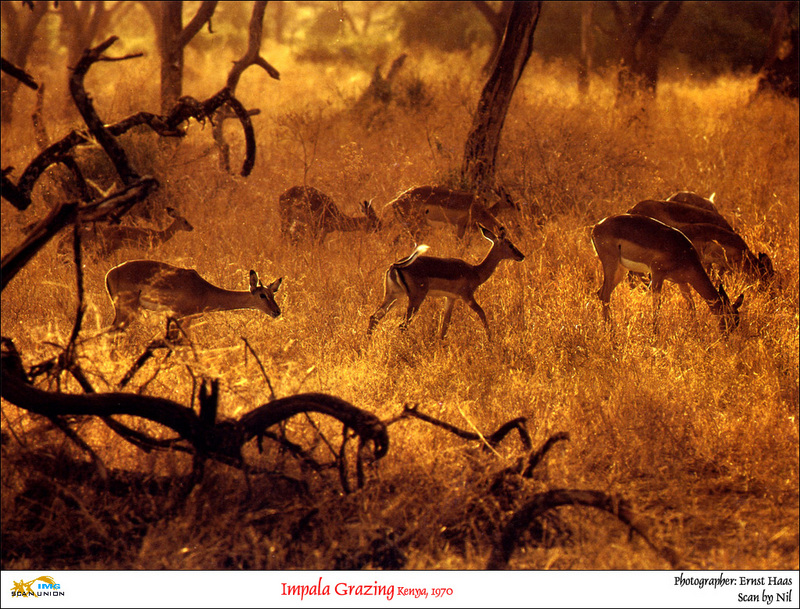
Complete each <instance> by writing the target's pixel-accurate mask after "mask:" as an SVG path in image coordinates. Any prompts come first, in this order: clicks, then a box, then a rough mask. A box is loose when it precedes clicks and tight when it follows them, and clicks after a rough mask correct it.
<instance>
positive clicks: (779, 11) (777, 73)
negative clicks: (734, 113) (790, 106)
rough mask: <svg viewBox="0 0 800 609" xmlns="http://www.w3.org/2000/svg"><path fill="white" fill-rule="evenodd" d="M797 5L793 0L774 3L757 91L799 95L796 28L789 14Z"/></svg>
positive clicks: (791, 95) (795, 96)
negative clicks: (767, 43)
mask: <svg viewBox="0 0 800 609" xmlns="http://www.w3.org/2000/svg"><path fill="white" fill-rule="evenodd" d="M797 6H798V3H797V2H796V1H793V2H788V1H784V2H778V3H776V4H775V9H774V18H773V20H772V29H771V31H770V38H769V46H768V47H767V53H766V58H765V60H764V66H763V67H762V69H761V73H760V75H759V78H758V88H757V90H756V91H757V93H760V92H762V91H773V92H775V93H779V94H781V95H787V96H789V97H793V98H797V97H798V51H797V44H798V28H797V24H794V25H793V24H792V14H793V13H794V12H795V11H796V10H797Z"/></svg>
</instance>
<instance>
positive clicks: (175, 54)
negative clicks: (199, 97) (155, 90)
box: [151, 1, 217, 114]
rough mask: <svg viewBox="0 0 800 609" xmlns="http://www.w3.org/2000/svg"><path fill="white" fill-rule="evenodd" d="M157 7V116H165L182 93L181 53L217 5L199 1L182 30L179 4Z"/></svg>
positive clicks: (170, 3)
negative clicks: (159, 54)
mask: <svg viewBox="0 0 800 609" xmlns="http://www.w3.org/2000/svg"><path fill="white" fill-rule="evenodd" d="M160 5H161V23H160V25H157V27H158V29H159V31H160V36H159V42H160V45H159V46H160V52H161V113H162V114H166V113H167V112H169V110H170V109H171V108H172V107H173V106H174V105H175V102H177V101H178V98H179V97H180V96H181V94H182V91H183V50H184V48H185V47H186V45H187V44H189V42H190V41H191V40H192V38H194V37H195V35H196V34H197V33H198V32H199V31H200V28H202V27H203V25H204V24H205V23H206V22H208V21H210V19H211V16H212V15H213V14H214V10H215V9H216V8H217V2H214V1H204V2H202V3H201V4H200V8H198V9H197V13H196V14H195V16H194V17H193V18H192V20H191V21H190V22H189V23H188V24H187V25H186V27H183V2H170V1H166V2H161V3H160ZM152 15H153V13H152V12H151V16H152Z"/></svg>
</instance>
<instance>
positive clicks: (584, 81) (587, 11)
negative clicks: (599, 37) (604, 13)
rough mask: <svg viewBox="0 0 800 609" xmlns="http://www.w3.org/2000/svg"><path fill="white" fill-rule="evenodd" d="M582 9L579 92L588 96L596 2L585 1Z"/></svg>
mask: <svg viewBox="0 0 800 609" xmlns="http://www.w3.org/2000/svg"><path fill="white" fill-rule="evenodd" d="M582 4H583V5H582V7H581V54H580V57H579V58H578V92H579V93H580V94H581V95H586V94H587V93H588V92H589V71H590V70H591V69H592V51H593V50H594V33H593V31H592V17H593V14H594V2H592V1H589V0H584V2H583V3H582Z"/></svg>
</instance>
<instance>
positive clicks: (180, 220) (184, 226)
mask: <svg viewBox="0 0 800 609" xmlns="http://www.w3.org/2000/svg"><path fill="white" fill-rule="evenodd" d="M166 212H167V215H168V216H169V217H170V218H174V219H175V228H176V229H177V230H185V231H193V230H194V226H192V225H191V224H189V221H188V220H187V219H186V218H184V217H183V216H182V215H180V214H179V213H178V210H177V209H175V208H174V207H167V208H166Z"/></svg>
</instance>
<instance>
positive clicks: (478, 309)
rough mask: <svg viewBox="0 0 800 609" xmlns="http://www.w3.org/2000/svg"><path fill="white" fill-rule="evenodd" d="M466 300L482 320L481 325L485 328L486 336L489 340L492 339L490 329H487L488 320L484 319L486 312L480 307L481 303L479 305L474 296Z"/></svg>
mask: <svg viewBox="0 0 800 609" xmlns="http://www.w3.org/2000/svg"><path fill="white" fill-rule="evenodd" d="M466 302H467V304H468V305H469V306H470V308H471V309H472V310H473V311H475V312H476V313H477V314H478V317H480V318H481V321H482V322H483V327H484V328H485V329H486V337H487V338H488V339H489V340H490V341H491V340H492V332H491V330H489V322H488V321H486V313H484V312H483V309H482V308H481V305H479V304H478V303H477V302H476V301H475V298H474V297H471V298H469V299H466Z"/></svg>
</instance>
